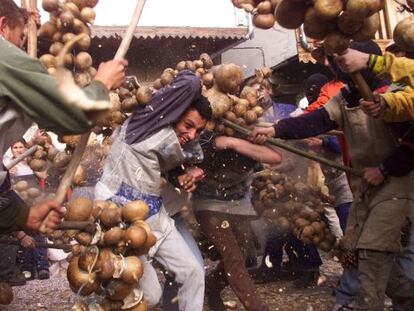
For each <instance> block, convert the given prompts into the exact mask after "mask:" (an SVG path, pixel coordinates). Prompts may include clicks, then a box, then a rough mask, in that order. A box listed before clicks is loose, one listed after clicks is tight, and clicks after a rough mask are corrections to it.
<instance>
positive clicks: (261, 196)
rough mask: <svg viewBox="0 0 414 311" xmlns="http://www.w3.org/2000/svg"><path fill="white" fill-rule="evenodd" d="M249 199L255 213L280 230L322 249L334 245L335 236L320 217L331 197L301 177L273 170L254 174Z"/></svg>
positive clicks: (325, 249) (330, 247)
mask: <svg viewBox="0 0 414 311" xmlns="http://www.w3.org/2000/svg"><path fill="white" fill-rule="evenodd" d="M252 201H253V206H254V207H255V209H256V211H257V212H258V214H261V215H262V216H263V217H264V218H265V219H267V220H268V221H269V222H270V223H272V224H274V225H275V226H276V227H277V228H279V229H280V230H282V231H285V232H286V231H292V232H293V234H294V235H295V236H296V237H297V238H298V239H300V240H301V241H302V242H304V243H305V244H311V243H312V244H315V245H316V246H317V247H319V248H320V249H321V250H323V251H330V250H332V248H333V247H334V246H335V243H336V238H335V236H334V235H333V234H332V233H331V232H330V230H329V227H328V226H327V224H326V222H325V221H324V219H323V211H324V207H325V205H326V204H331V203H332V198H330V197H327V196H326V195H324V194H322V193H321V192H320V191H319V190H317V189H313V188H311V187H310V186H308V185H307V184H305V183H303V182H301V181H295V180H293V179H292V178H289V177H288V176H287V175H285V174H282V173H280V172H278V171H275V170H264V171H261V172H259V173H256V174H255V177H254V179H253V182H252Z"/></svg>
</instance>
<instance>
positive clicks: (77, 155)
mask: <svg viewBox="0 0 414 311" xmlns="http://www.w3.org/2000/svg"><path fill="white" fill-rule="evenodd" d="M144 4H145V0H139V1H138V2H137V5H136V7H135V11H134V15H133V16H132V19H131V22H130V23H129V26H128V29H127V31H126V33H125V36H124V38H123V39H122V42H121V45H120V46H119V48H118V51H117V52H116V54H115V57H114V59H117V58H123V57H124V56H125V54H126V53H127V52H128V48H129V46H130V44H131V41H132V38H133V37H134V32H135V28H136V27H137V24H138V22H139V19H140V17H141V13H142V11H143V9H144ZM89 135H90V132H89V133H86V134H83V135H82V136H81V139H80V141H79V143H78V145H77V146H76V148H75V151H74V153H73V155H72V159H71V161H70V163H69V166H68V168H67V170H66V172H65V175H64V176H63V177H62V180H61V182H60V184H59V188H58V190H57V192H56V200H57V201H58V202H59V203H63V201H64V199H65V196H66V192H67V191H68V189H69V188H70V186H71V184H72V179H73V176H74V175H75V172H76V169H77V168H78V165H79V163H80V160H81V159H82V155H83V152H84V150H85V148H86V145H87V143H88V139H89Z"/></svg>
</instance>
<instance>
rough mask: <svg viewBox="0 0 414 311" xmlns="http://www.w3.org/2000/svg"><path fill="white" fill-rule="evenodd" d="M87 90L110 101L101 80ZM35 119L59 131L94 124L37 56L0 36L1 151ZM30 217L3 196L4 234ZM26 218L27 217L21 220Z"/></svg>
mask: <svg viewBox="0 0 414 311" xmlns="http://www.w3.org/2000/svg"><path fill="white" fill-rule="evenodd" d="M84 90H85V92H86V93H87V94H88V96H89V97H90V98H93V99H96V100H105V99H107V100H109V96H108V91H107V89H106V88H105V86H104V85H103V84H102V83H100V82H98V81H94V82H92V83H91V84H90V85H89V86H88V87H87V88H85V89H84ZM33 121H34V122H36V123H37V124H38V125H39V128H44V129H47V130H49V131H53V132H55V133H57V134H80V133H85V132H87V131H88V130H89V129H90V128H91V126H92V124H90V122H89V121H88V119H87V118H86V116H85V114H84V113H83V112H82V111H81V110H79V109H76V108H73V107H70V106H68V105H66V104H65V102H64V100H63V98H62V97H61V95H60V94H59V93H58V91H57V87H56V83H55V80H54V78H53V77H51V76H49V75H48V74H47V71H46V70H45V69H44V67H43V66H42V65H41V63H40V62H39V61H38V60H37V59H34V58H32V57H30V56H28V55H27V54H26V53H24V52H23V51H22V50H20V49H18V48H17V47H15V46H14V45H13V44H11V43H10V42H8V41H7V40H5V39H4V38H2V37H0V152H1V154H4V153H5V152H6V150H7V149H8V148H9V147H10V146H11V145H12V144H13V143H14V142H16V141H17V140H18V139H20V138H21V137H22V136H23V134H24V133H25V132H26V131H27V129H28V128H29V127H30V126H31V124H32V122H33ZM6 175H7V172H6V171H5V170H4V169H3V168H1V167H0V185H1V184H3V182H4V181H5V179H6ZM0 197H2V195H0ZM2 202H3V203H5V202H8V203H7V204H2ZM10 202H13V204H11V203H10ZM13 209H15V210H13ZM21 209H27V210H26V211H24V210H21ZM19 215H20V216H19ZM27 216H28V207H24V206H23V205H22V204H20V203H19V202H18V201H16V200H3V201H2V200H1V199H0V233H2V232H7V231H12V230H16V229H20V228H16V226H15V224H17V223H18V224H24V223H26V220H27ZM22 217H25V219H20V218H22ZM19 227H20V226H19Z"/></svg>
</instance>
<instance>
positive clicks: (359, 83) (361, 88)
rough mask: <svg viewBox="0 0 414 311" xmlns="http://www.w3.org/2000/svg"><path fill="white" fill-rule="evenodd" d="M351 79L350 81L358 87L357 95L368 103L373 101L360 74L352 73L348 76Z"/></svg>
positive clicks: (370, 92) (372, 96)
mask: <svg viewBox="0 0 414 311" xmlns="http://www.w3.org/2000/svg"><path fill="white" fill-rule="evenodd" d="M349 75H350V76H351V78H352V81H354V83H355V84H356V85H357V86H358V89H359V93H360V94H361V96H362V97H363V98H364V99H365V100H368V101H373V100H374V94H372V91H371V89H370V87H369V85H368V83H367V82H366V81H365V79H364V77H363V76H362V74H361V73H360V72H354V73H350V74H349Z"/></svg>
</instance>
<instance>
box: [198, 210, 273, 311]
mask: <svg viewBox="0 0 414 311" xmlns="http://www.w3.org/2000/svg"><path fill="white" fill-rule="evenodd" d="M196 217H197V220H198V222H199V224H200V227H201V230H202V231H203V233H204V234H205V235H206V236H207V238H208V239H209V240H210V241H211V243H213V245H214V247H215V249H216V250H217V251H218V252H219V253H220V255H221V261H220V263H219V264H218V266H217V268H216V269H215V270H214V271H212V273H210V274H209V275H208V276H207V279H206V291H208V293H209V295H220V292H221V291H222V290H223V289H224V288H225V287H226V285H227V284H229V285H230V286H231V288H232V289H233V291H234V293H235V294H236V296H237V297H238V298H239V299H240V302H241V303H242V304H243V305H244V307H245V308H246V309H247V310H248V311H266V310H269V308H268V307H267V306H266V305H265V304H264V302H263V301H262V300H261V299H260V297H259V296H260V295H259V293H258V291H257V290H256V288H255V286H254V283H253V281H252V279H251V278H250V276H249V274H248V272H247V269H246V266H245V258H246V253H247V246H248V233H249V222H250V219H249V218H248V217H246V216H238V215H230V214H224V213H219V212H211V211H200V212H198V213H197V214H196Z"/></svg>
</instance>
